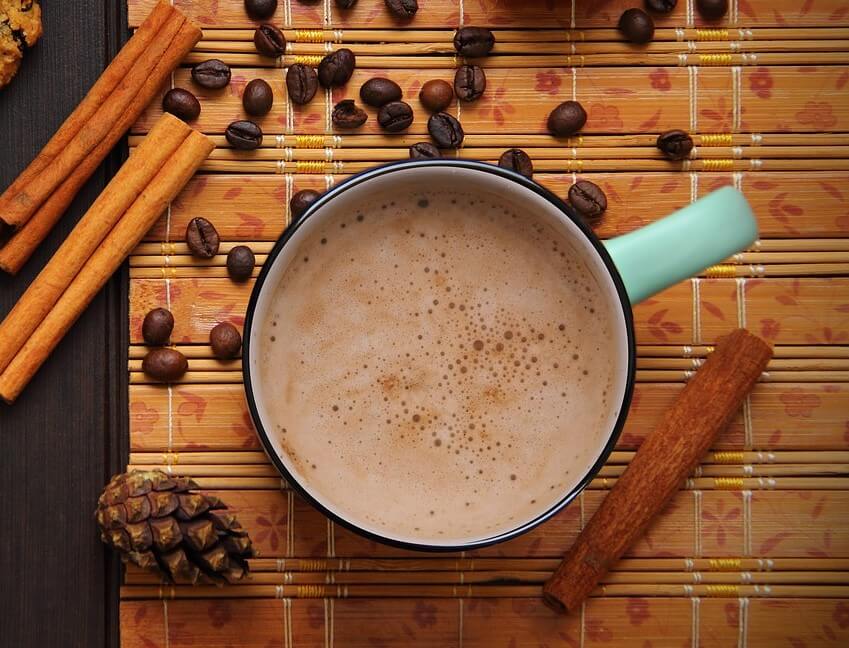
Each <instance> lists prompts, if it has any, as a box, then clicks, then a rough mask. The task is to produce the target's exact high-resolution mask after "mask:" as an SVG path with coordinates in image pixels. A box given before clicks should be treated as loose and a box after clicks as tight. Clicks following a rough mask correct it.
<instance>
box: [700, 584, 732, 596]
mask: <svg viewBox="0 0 849 648" xmlns="http://www.w3.org/2000/svg"><path fill="white" fill-rule="evenodd" d="M706 587H707V595H708V596H737V594H738V593H739V592H740V588H739V587H738V586H737V585H707V586H706Z"/></svg>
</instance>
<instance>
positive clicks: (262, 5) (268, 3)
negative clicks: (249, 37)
mask: <svg viewBox="0 0 849 648" xmlns="http://www.w3.org/2000/svg"><path fill="white" fill-rule="evenodd" d="M276 10H277V0H245V11H247V12H248V15H249V16H250V17H251V18H253V19H254V20H265V19H266V18H271V16H273V15H274V12H275V11H276Z"/></svg>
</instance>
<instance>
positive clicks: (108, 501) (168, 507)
mask: <svg viewBox="0 0 849 648" xmlns="http://www.w3.org/2000/svg"><path fill="white" fill-rule="evenodd" d="M197 488H198V486H197V484H195V483H194V482H193V481H192V480H191V479H186V478H181V477H170V476H168V475H166V474H165V473H163V472H162V471H159V470H152V471H133V472H131V473H124V474H122V475H116V476H115V477H113V478H112V480H111V481H110V482H109V484H108V485H107V486H106V488H105V489H104V490H103V493H102V494H101V495H100V499H99V500H98V502H97V511H96V512H95V517H96V518H97V523H98V524H99V525H100V531H101V535H100V537H101V539H102V540H103V542H105V543H106V544H108V545H109V546H111V547H113V548H115V549H116V550H118V552H119V553H120V554H121V558H122V560H124V561H125V562H132V563H133V564H135V565H138V566H139V567H141V568H143V569H147V570H150V571H154V572H157V573H159V574H161V575H162V576H164V577H165V578H167V579H168V580H170V581H172V582H181V583H183V582H189V583H192V584H195V583H199V582H201V583H210V582H212V583H223V582H233V581H236V580H239V579H240V578H242V577H243V576H245V575H246V574H247V572H248V564H247V561H246V559H247V558H250V557H252V556H253V555H254V551H253V547H252V546H251V540H250V538H249V537H248V533H247V531H245V530H244V529H243V528H242V526H241V525H240V524H239V523H238V522H237V521H236V518H235V517H234V516H233V515H231V514H230V513H227V512H226V508H227V507H226V506H225V505H224V503H223V502H222V501H221V500H220V499H218V498H217V497H213V496H210V495H204V494H203V493H196V492H192V491H194V490H195V489H197Z"/></svg>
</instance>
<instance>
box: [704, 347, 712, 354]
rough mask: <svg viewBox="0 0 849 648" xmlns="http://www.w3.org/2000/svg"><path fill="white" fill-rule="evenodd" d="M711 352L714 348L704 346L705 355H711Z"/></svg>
mask: <svg viewBox="0 0 849 648" xmlns="http://www.w3.org/2000/svg"><path fill="white" fill-rule="evenodd" d="M713 351H714V347H712V346H706V347H705V353H706V354H708V355H710V354H711V353H713Z"/></svg>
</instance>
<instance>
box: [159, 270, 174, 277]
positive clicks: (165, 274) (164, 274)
mask: <svg viewBox="0 0 849 648" xmlns="http://www.w3.org/2000/svg"><path fill="white" fill-rule="evenodd" d="M159 271H160V272H161V273H162V278H163V279H174V278H176V277H177V268H159Z"/></svg>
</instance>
